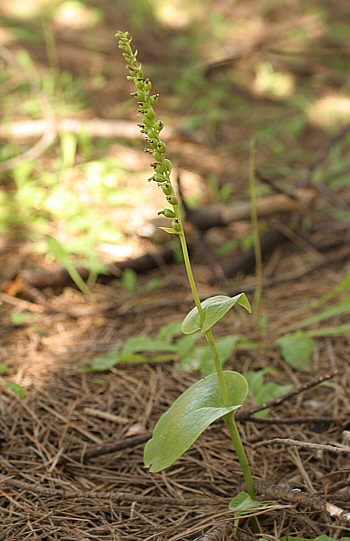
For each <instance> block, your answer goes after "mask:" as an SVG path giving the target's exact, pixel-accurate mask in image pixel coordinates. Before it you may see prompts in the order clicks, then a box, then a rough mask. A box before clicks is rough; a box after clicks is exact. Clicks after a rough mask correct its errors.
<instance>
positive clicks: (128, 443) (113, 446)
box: [58, 370, 337, 464]
mask: <svg viewBox="0 0 350 541" xmlns="http://www.w3.org/2000/svg"><path fill="white" fill-rule="evenodd" d="M336 374H337V370H334V371H333V372H331V373H330V374H327V375H325V376H318V377H317V378H313V379H312V380H311V381H309V382H308V383H305V384H303V385H300V386H299V387H296V388H295V389H292V390H291V391H289V392H288V393H285V394H284V395H282V396H278V397H277V398H273V399H272V400H268V401H267V402H264V404H259V405H257V406H252V407H251V408H245V409H240V410H238V411H237V413H236V420H238V421H247V420H249V421H254V422H259V421H261V422H264V421H265V422H266V419H260V418H256V417H252V415H253V414H254V413H256V412H257V411H260V410H263V409H265V408H268V407H274V406H277V405H279V404H281V403H282V402H284V401H285V400H288V399H289V398H291V397H292V396H294V395H297V394H300V393H301V392H303V391H305V390H306V389H309V388H310V387H315V386H316V385H319V384H320V383H322V382H323V381H326V380H328V379H331V378H332V377H334V376H335V375H336ZM310 419H312V422H315V421H317V419H315V418H310ZM332 420H333V417H332ZM268 421H269V420H268ZM268 421H267V422H268ZM270 422H271V423H277V422H279V420H277V419H271V420H270ZM282 422H283V420H282ZM298 422H306V421H305V418H301V419H298ZM150 438H151V434H141V435H140V436H134V437H132V438H126V439H125V440H119V441H116V442H111V443H104V444H101V445H97V446H95V447H91V448H90V449H86V450H85V451H84V450H82V451H73V452H71V453H66V454H65V455H63V456H61V457H60V459H59V460H58V464H62V463H64V462H67V461H68V460H76V461H77V462H85V461H86V460H88V459H90V458H94V457H98V456H102V455H106V454H109V453H114V452H115V451H120V450H121V449H127V448H130V447H134V446H136V445H139V444H140V443H144V442H146V441H148V440H149V439H150Z"/></svg>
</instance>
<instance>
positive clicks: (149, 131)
mask: <svg viewBox="0 0 350 541" xmlns="http://www.w3.org/2000/svg"><path fill="white" fill-rule="evenodd" d="M146 133H147V135H148V137H149V138H150V139H156V140H157V141H158V140H159V137H158V133H156V132H155V131H154V130H152V128H149V129H147V132H146Z"/></svg>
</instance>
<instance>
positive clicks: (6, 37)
mask: <svg viewBox="0 0 350 541" xmlns="http://www.w3.org/2000/svg"><path fill="white" fill-rule="evenodd" d="M11 41H16V35H15V34H14V32H12V31H11V30H9V29H8V28H0V45H6V43H11Z"/></svg>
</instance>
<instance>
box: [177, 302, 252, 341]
mask: <svg viewBox="0 0 350 541" xmlns="http://www.w3.org/2000/svg"><path fill="white" fill-rule="evenodd" d="M236 303H237V304H239V305H241V306H243V308H245V309H246V310H248V312H251V308H250V304H249V301H248V299H247V297H246V296H245V294H244V293H240V294H239V295H236V296H235V297H232V298H231V297H227V296H226V295H216V296H215V297H210V298H209V299H206V300H205V301H203V302H201V307H202V308H203V312H204V320H203V322H201V318H200V316H199V313H198V308H197V307H195V308H193V309H192V310H191V311H190V312H189V313H188V314H187V316H186V317H185V319H184V321H183V323H182V332H183V333H184V334H191V333H193V332H195V331H197V330H198V329H200V330H201V332H202V333H204V332H207V331H208V330H209V329H211V327H212V326H213V325H214V324H215V323H216V322H217V321H219V319H221V318H222V317H223V316H224V315H225V314H226V313H227V312H228V311H229V310H230V308H232V307H233V306H234V305H235V304H236Z"/></svg>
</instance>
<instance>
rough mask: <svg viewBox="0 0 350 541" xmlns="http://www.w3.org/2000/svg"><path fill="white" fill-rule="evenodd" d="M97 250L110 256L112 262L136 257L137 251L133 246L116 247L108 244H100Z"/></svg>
mask: <svg viewBox="0 0 350 541" xmlns="http://www.w3.org/2000/svg"><path fill="white" fill-rule="evenodd" d="M96 248H97V250H99V251H100V252H102V253H103V254H105V255H107V256H110V257H111V259H112V260H118V261H121V260H123V259H126V258H127V257H134V256H135V249H134V247H133V246H126V245H125V244H123V245H116V244H110V243H107V242H99V243H98V244H97V246H96Z"/></svg>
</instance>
